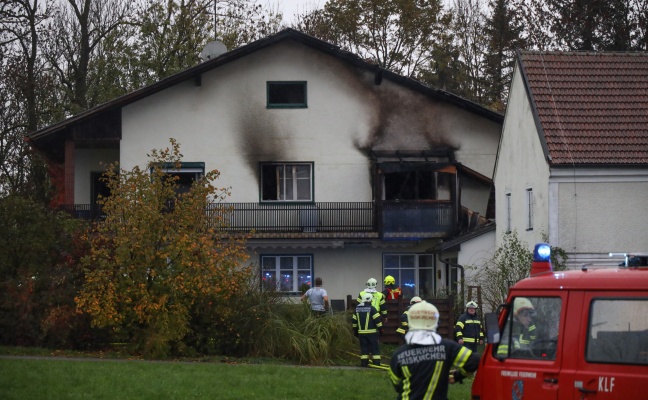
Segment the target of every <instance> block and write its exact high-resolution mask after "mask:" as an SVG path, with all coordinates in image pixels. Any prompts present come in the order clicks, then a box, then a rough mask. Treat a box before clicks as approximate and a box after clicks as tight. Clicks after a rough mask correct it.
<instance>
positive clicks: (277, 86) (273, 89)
mask: <svg viewBox="0 0 648 400" xmlns="http://www.w3.org/2000/svg"><path fill="white" fill-rule="evenodd" d="M267 97H268V108H306V107H307V106H308V104H307V102H306V82H304V81H295V82H291V81H283V82H267Z"/></svg>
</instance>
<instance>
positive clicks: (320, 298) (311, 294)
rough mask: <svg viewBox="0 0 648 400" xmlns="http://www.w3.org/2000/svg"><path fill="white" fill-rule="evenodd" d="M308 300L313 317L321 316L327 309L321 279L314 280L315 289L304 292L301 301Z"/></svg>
mask: <svg viewBox="0 0 648 400" xmlns="http://www.w3.org/2000/svg"><path fill="white" fill-rule="evenodd" d="M306 299H308V301H309V303H310V307H311V310H312V311H313V313H314V314H315V315H318V316H322V315H324V314H325V313H326V310H327V309H328V308H329V298H328V293H326V289H324V288H323V287H322V278H320V277H317V278H315V287H312V288H310V289H308V290H307V291H306V293H304V294H303V295H302V297H301V300H302V301H306Z"/></svg>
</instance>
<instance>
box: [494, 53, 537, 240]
mask: <svg viewBox="0 0 648 400" xmlns="http://www.w3.org/2000/svg"><path fill="white" fill-rule="evenodd" d="M494 181H495V191H496V196H497V200H496V206H495V215H496V222H497V229H496V244H497V246H500V245H501V243H502V240H503V235H504V234H505V231H506V228H507V226H506V225H507V213H508V210H507V209H506V194H507V193H510V194H511V210H510V212H511V231H517V234H518V237H519V238H520V239H521V240H523V241H525V242H527V243H528V244H529V247H530V248H533V246H534V245H535V243H538V242H541V241H542V235H543V234H548V233H549V211H548V204H549V200H548V197H549V184H548V182H549V167H548V164H547V162H546V161H545V159H544V153H543V150H542V145H541V143H540V139H539V136H538V132H537V130H536V127H535V124H534V122H533V114H532V109H531V104H530V103H529V99H528V98H527V95H526V91H525V88H524V84H523V82H522V78H521V76H520V74H519V70H518V66H517V65H516V68H515V72H514V74H513V81H512V84H511V92H510V96H509V101H508V106H507V109H506V115H505V117H504V128H503V130H502V138H501V143H500V149H499V153H498V158H497V165H496V167H495V177H494ZM529 188H531V189H532V191H533V230H527V221H526V217H527V207H526V191H527V189H529Z"/></svg>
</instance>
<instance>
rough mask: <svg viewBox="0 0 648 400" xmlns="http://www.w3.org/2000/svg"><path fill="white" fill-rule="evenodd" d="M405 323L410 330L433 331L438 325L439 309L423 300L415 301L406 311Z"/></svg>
mask: <svg viewBox="0 0 648 400" xmlns="http://www.w3.org/2000/svg"><path fill="white" fill-rule="evenodd" d="M407 325H408V326H409V329H410V330H425V331H435V330H436V328H437V325H439V310H437V308H436V307H435V306H434V305H433V304H431V303H428V302H427V301H425V300H423V301H420V302H418V303H415V304H414V305H412V306H411V307H410V309H409V311H408V312H407Z"/></svg>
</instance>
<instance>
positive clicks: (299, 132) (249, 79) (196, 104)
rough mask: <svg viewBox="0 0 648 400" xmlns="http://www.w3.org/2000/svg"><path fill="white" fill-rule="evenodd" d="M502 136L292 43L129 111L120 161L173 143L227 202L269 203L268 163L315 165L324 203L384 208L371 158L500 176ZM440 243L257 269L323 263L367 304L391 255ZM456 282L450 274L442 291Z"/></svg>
mask: <svg viewBox="0 0 648 400" xmlns="http://www.w3.org/2000/svg"><path fill="white" fill-rule="evenodd" d="M267 81H306V82H307V103H308V107H307V108H305V109H268V108H267V107H266V82H267ZM500 131H501V125H500V124H498V123H496V122H492V121H490V120H487V119H485V118H483V117H480V116H477V115H475V114H473V113H471V112H468V111H466V110H464V109H462V108H460V107H457V106H454V105H451V104H449V103H445V102H440V101H436V100H432V99H430V98H429V97H428V96H424V95H422V94H419V93H418V92H414V91H412V90H410V89H406V88H404V87H401V86H399V85H396V84H395V83H393V82H390V81H389V80H388V79H383V82H382V83H381V85H375V84H374V74H373V73H369V72H359V71H357V70H354V69H351V67H349V66H348V65H347V64H345V63H343V62H342V61H340V60H339V59H337V58H335V57H332V56H329V55H326V54H322V53H320V52H318V51H316V50H313V49H311V48H309V47H306V46H303V45H301V44H298V43H296V42H290V41H289V42H281V43H277V44H275V45H273V46H270V47H269V48H265V49H262V50H259V51H256V52H254V53H252V54H250V55H247V56H245V57H244V58H241V59H238V60H236V61H233V62H231V63H229V64H226V65H223V66H221V67H218V68H216V69H213V70H210V71H208V72H205V73H203V74H202V76H201V85H200V86H197V85H196V84H195V83H194V81H193V80H191V79H190V80H187V81H185V82H182V83H179V84H177V85H175V86H173V87H171V88H168V89H165V90H163V91H161V92H158V93H155V94H153V95H150V96H148V97H146V98H143V99H141V100H138V101H136V102H134V103H132V104H130V105H127V106H125V107H124V108H123V109H122V140H121V143H120V150H119V154H118V156H115V155H114V154H112V155H111V157H112V158H113V159H117V158H118V159H119V161H120V166H121V168H123V169H126V170H130V169H132V168H133V167H134V166H136V165H139V166H144V165H145V163H146V162H147V161H148V158H147V154H148V153H150V152H151V150H152V149H161V148H167V147H169V138H171V137H173V138H175V139H176V140H177V141H178V143H179V144H180V146H181V152H182V154H183V161H184V162H204V163H205V168H206V170H207V171H209V170H212V169H218V170H219V171H220V172H221V177H220V179H219V180H218V181H217V182H215V184H216V185H217V186H219V187H226V188H231V196H230V197H229V198H227V199H226V200H225V201H226V202H258V201H259V182H258V175H259V171H258V168H259V163H261V162H267V161H271V162H279V161H284V162H312V163H313V164H314V185H315V189H314V201H316V202H359V201H370V200H371V199H372V182H371V171H370V159H369V157H368V153H369V150H370V149H373V150H427V149H435V148H438V147H439V146H449V147H452V148H454V149H456V152H455V156H456V159H457V160H458V161H459V162H461V163H462V164H464V165H465V166H467V167H468V168H471V169H473V170H475V171H477V172H478V173H480V174H482V175H484V176H487V177H491V176H492V173H493V170H494V165H495V156H496V152H497V146H498V140H499V136H500ZM82 156H83V157H86V158H87V161H79V163H78V164H77V169H78V170H79V173H80V174H81V173H82V172H81V170H82V169H84V168H86V166H89V167H90V168H91V169H93V170H94V167H93V166H92V165H91V163H90V161H91V160H92V157H91V156H89V155H88V156H86V155H82V154H81V152H80V153H79V154H77V157H79V158H80V157H82ZM83 174H85V172H83ZM82 189H83V188H79V190H77V192H78V193H79V195H80V193H81V192H82V191H83V190H82ZM85 191H86V193H87V194H85V195H84V196H85V197H83V199H88V200H89V188H87V190H85ZM481 196H484V198H480V197H481ZM462 199H464V200H465V201H466V203H467V204H469V205H470V206H471V207H473V206H474V207H475V208H476V209H477V211H479V212H480V213H482V214H484V213H485V211H486V210H485V208H486V205H487V200H488V193H487V192H483V193H482V192H481V191H480V190H472V188H471V187H469V188H468V189H466V191H465V192H464V193H463V194H462ZM86 202H87V201H86ZM437 241H438V239H431V240H427V241H421V242H418V243H417V242H413V243H407V244H406V246H410V247H409V248H407V249H404V248H402V247H394V245H393V243H382V244H381V245H380V246H381V247H379V248H365V247H354V246H348V245H345V247H344V248H334V249H315V250H313V249H308V248H303V246H302V248H298V247H300V246H299V244H298V240H293V241H291V244H290V246H288V247H282V248H278V249H274V248H272V247H268V248H257V249H256V254H253V255H252V259H251V262H258V260H259V257H258V254H290V255H293V254H301V253H308V254H313V255H314V269H315V275H316V276H321V277H322V278H323V279H324V287H325V288H326V289H327V290H329V294H330V297H331V298H334V299H342V298H345V297H346V295H347V294H353V295H356V294H357V293H358V292H359V291H360V290H361V289H362V288H363V287H364V285H365V283H366V280H367V279H368V278H369V277H372V276H373V277H375V278H376V279H378V280H379V281H382V254H383V253H384V252H405V253H417V252H418V253H423V252H425V250H427V249H429V248H430V247H432V246H433V245H434V244H435V243H436V242H437ZM374 243H375V242H374ZM412 246H413V247H412ZM445 279H446V276H445V272H442V274H441V277H440V278H439V282H441V281H444V280H445Z"/></svg>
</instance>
